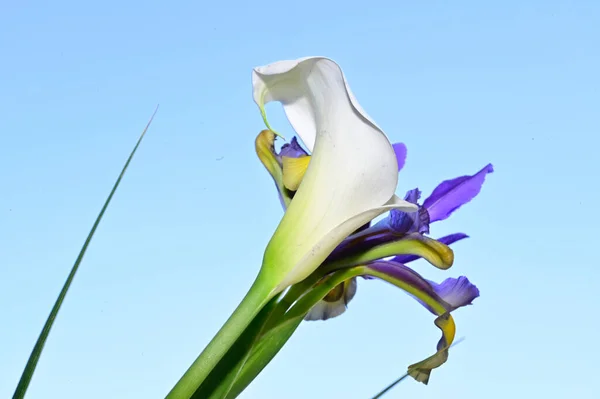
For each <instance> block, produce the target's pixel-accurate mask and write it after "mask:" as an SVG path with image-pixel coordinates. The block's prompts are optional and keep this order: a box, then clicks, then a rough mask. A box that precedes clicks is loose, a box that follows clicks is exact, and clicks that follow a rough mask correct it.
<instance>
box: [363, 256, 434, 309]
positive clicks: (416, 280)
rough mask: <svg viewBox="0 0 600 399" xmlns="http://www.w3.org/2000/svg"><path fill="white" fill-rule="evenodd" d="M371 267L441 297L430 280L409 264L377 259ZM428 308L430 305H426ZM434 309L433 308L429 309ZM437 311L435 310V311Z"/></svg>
mask: <svg viewBox="0 0 600 399" xmlns="http://www.w3.org/2000/svg"><path fill="white" fill-rule="evenodd" d="M368 266H369V268H371V269H374V270H376V271H378V272H380V273H384V274H387V275H388V276H390V277H392V278H394V279H397V280H400V281H402V282H404V283H405V284H408V285H410V286H411V287H414V288H416V289H417V290H419V291H422V292H424V293H426V294H427V295H429V296H431V297H433V298H434V299H436V300H439V299H441V298H440V297H439V295H438V294H437V293H436V292H435V290H434V289H433V287H432V286H431V284H430V283H429V281H427V280H425V279H424V278H423V277H421V275H420V274H419V273H417V272H415V271H414V270H413V269H411V268H410V267H408V266H405V265H403V264H401V263H398V262H393V261H385V260H382V261H377V262H372V263H369V264H368ZM426 307H427V308H428V309H429V307H428V306H426ZM429 310H431V311H433V310H432V309H429ZM434 313H435V312H434Z"/></svg>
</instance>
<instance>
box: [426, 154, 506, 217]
mask: <svg viewBox="0 0 600 399" xmlns="http://www.w3.org/2000/svg"><path fill="white" fill-rule="evenodd" d="M493 171H494V168H493V166H492V164H488V165H486V166H485V167H484V168H483V169H481V170H480V171H479V172H477V173H476V174H474V175H473V176H461V177H457V178H455V179H452V180H446V181H444V182H442V183H441V184H440V185H438V186H437V187H436V188H435V190H433V192H432V193H431V195H430V196H429V198H427V199H426V200H425V202H424V203H423V206H424V207H425V208H426V209H427V211H428V212H429V219H430V222H431V223H433V222H435V221H438V220H444V219H446V218H448V217H449V216H450V215H451V214H452V212H454V211H455V210H457V209H458V208H460V207H461V206H462V205H464V204H466V203H467V202H469V201H471V200H472V199H473V198H475V196H477V194H479V192H480V191H481V186H482V185H483V182H484V181H485V176H486V175H487V174H488V173H492V172H493Z"/></svg>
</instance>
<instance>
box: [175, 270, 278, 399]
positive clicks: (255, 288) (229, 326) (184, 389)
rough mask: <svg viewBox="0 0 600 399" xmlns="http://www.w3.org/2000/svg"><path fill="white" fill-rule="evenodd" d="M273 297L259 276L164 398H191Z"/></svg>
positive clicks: (272, 293)
mask: <svg viewBox="0 0 600 399" xmlns="http://www.w3.org/2000/svg"><path fill="white" fill-rule="evenodd" d="M275 294H276V293H275V291H274V289H273V284H272V283H271V282H270V281H269V280H266V279H264V278H262V276H261V275H259V276H258V277H257V279H256V280H255V282H254V284H252V287H250V290H249V291H248V293H247V294H246V296H245V297H244V299H243V300H242V302H241V303H240V304H239V305H238V307H237V309H236V310H235V311H234V312H233V314H232V315H231V316H230V317H229V319H228V320H227V322H226V323H225V324H224V325H223V327H221V329H220V330H219V332H218V333H217V335H215V337H214V338H213V339H212V340H211V341H210V343H209V344H208V345H207V346H206V348H205V349H204V350H203V351H202V353H201V354H200V355H199V356H198V357H197V358H196V360H195V361H194V363H192V365H191V366H190V367H189V368H188V370H187V371H186V372H185V374H184V375H183V376H182V377H181V379H180V380H179V381H178V382H177V384H176V385H175V386H174V387H173V389H171V392H169V394H168V395H167V396H166V399H189V398H191V397H192V396H193V395H194V392H195V391H196V390H197V389H198V387H199V386H200V385H201V384H202V382H204V380H205V379H206V377H208V375H209V374H210V372H211V371H212V369H213V368H214V367H215V366H216V365H217V364H218V363H219V361H220V360H221V359H222V358H223V356H224V355H225V354H226V353H227V351H228V350H229V348H230V347H231V346H232V345H233V344H234V343H235V341H236V340H237V339H238V337H239V336H240V335H241V334H242V333H243V332H244V330H245V329H246V327H248V325H249V324H250V322H251V321H252V320H253V319H254V317H255V316H256V315H257V314H258V313H259V312H260V310H261V309H262V308H263V307H264V306H265V305H266V304H267V302H269V300H270V299H271V298H272V297H273V296H274V295H275Z"/></svg>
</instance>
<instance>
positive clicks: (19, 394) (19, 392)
mask: <svg viewBox="0 0 600 399" xmlns="http://www.w3.org/2000/svg"><path fill="white" fill-rule="evenodd" d="M157 111H158V106H157V107H156V109H155V110H154V113H153V114H152V116H151V117H150V120H149V121H148V123H147V124H146V127H145V128H144V130H143V131H142V134H141V135H140V137H139V138H138V141H137V143H136V144H135V147H134V148H133V150H132V151H131V153H130V154H129V158H127V161H126V162H125V165H124V166H123V169H122V170H121V173H120V174H119V177H118V178H117V180H116V182H115V184H114V185H113V188H112V190H111V191H110V194H109V195H108V197H107V199H106V201H105V202H104V205H103V206H102V209H101V210H100V213H99V214H98V217H97V218H96V220H95V222H94V224H93V226H92V229H91V230H90V233H89V234H88V236H87V238H86V240H85V242H84V243H83V246H82V248H81V251H80V252H79V255H77V259H76V260H75V263H74V264H73V267H72V268H71V271H70V272H69V275H68V276H67V279H66V281H65V283H64V285H63V287H62V289H61V291H60V293H59V294H58V298H57V299H56V302H55V303H54V306H53V307H52V310H51V311H50V314H49V315H48V318H47V319H46V323H45V324H44V327H43V328H42V331H41V333H40V335H39V337H38V339H37V341H36V343H35V345H34V347H33V350H32V351H31V354H30V355H29V359H28V360H27V364H26V365H25V369H24V370H23V373H22V374H21V378H20V379H19V383H18V385H17V388H16V389H15V393H14V394H13V399H23V398H24V397H25V393H26V392H27V388H28V387H29V384H30V382H31V379H32V378H33V373H34V372H35V369H36V367H37V363H38V361H39V359H40V356H41V354H42V351H43V349H44V345H45V344H46V340H47V339H48V335H49V334H50V330H51V329H52V326H53V324H54V321H55V319H56V316H57V315H58V312H59V310H60V308H61V306H62V303H63V301H64V299H65V297H66V295H67V292H68V291H69V288H70V287H71V284H72V282H73V279H74V278H75V274H77V270H78V269H79V265H80V264H81V261H82V260H83V257H84V256H85V253H86V251H87V248H88V246H89V244H90V242H91V241H92V238H93V236H94V233H95V232H96V229H97V228H98V225H99V224H100V221H101V220H102V217H103V216H104V213H105V212H106V209H107V208H108V205H109V204H110V201H111V200H112V198H113V196H114V194H115V192H116V191H117V188H118V187H119V184H120V183H121V180H122V179H123V176H124V175H125V172H126V171H127V168H128V167H129V164H130V163H131V160H132V159H133V156H134V155H135V153H136V151H137V149H138V147H139V146H140V144H141V142H142V140H143V138H144V136H145V135H146V132H147V131H148V129H149V128H150V124H151V123H152V120H153V119H154V116H155V115H156V112H157Z"/></svg>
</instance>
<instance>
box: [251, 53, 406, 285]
mask: <svg viewBox="0 0 600 399" xmlns="http://www.w3.org/2000/svg"><path fill="white" fill-rule="evenodd" d="M252 80H253V85H254V99H255V101H256V103H257V104H258V105H259V107H260V109H261V113H263V117H264V119H265V121H266V115H265V113H264V105H265V104H266V103H268V102H270V101H279V102H281V103H282V105H283V108H284V110H285V113H286V115H287V117H288V120H289V121H290V123H291V124H292V126H293V127H294V129H295V130H296V132H297V133H298V135H299V136H300V138H301V139H302V141H303V142H304V144H305V145H306V146H307V148H308V149H309V151H311V150H312V156H311V161H310V164H309V166H308V170H307V171H306V174H305V175H304V178H303V180H302V184H301V185H300V187H299V189H298V191H297V192H296V193H295V195H294V198H293V200H292V201H291V203H290V205H289V207H288V210H287V212H286V213H285V215H284V217H283V219H282V220H281V223H280V224H279V226H278V228H277V230H276V231H275V234H274V235H273V238H272V239H271V241H270V243H269V245H268V246H267V249H266V251H265V257H264V262H263V268H262V274H263V275H266V274H268V275H269V277H268V278H269V279H271V280H275V281H281V283H280V284H279V285H278V287H277V290H282V289H284V288H285V287H286V286H289V285H291V284H293V283H296V282H298V281H301V280H303V279H304V278H305V277H306V276H308V275H309V274H310V273H311V272H312V271H313V270H314V269H316V267H317V266H318V265H320V264H321V263H322V262H323V261H324V260H325V258H327V256H328V255H329V254H330V253H331V251H333V249H334V248H335V247H336V246H337V245H338V244H339V243H340V242H341V241H342V240H343V239H344V238H346V237H347V236H348V235H350V234H351V233H352V232H354V231H355V230H357V229H358V228H360V227H361V226H362V225H364V224H365V223H367V222H368V221H370V220H372V219H373V218H375V217H377V216H378V215H380V214H381V213H383V212H385V211H388V210H390V209H393V208H400V209H403V210H405V211H412V210H415V211H416V209H417V208H416V206H414V205H413V204H409V203H406V202H405V201H401V200H399V199H396V198H395V196H394V191H395V189H396V183H397V179H398V163H397V160H396V155H395V153H394V149H393V148H392V146H391V144H390V142H389V141H388V139H387V137H386V136H385V134H384V133H383V132H382V131H381V129H380V128H379V127H378V126H377V125H376V124H375V123H374V122H373V121H372V120H371V119H370V118H369V116H368V115H367V114H366V113H365V112H364V111H363V110H362V108H361V107H360V106H359V105H358V102H357V101H356V99H355V98H354V96H353V95H352V93H351V91H350V89H349V88H348V86H347V84H346V82H345V79H344V75H343V73H342V71H341V69H340V68H339V66H338V65H337V64H336V63H335V62H333V61H331V60H329V59H326V58H320V57H316V58H305V59H300V60H297V61H282V62H277V63H274V64H271V65H268V66H265V67H261V68H256V69H255V70H254V73H253V79H252ZM392 199H393V200H392ZM292 244H293V245H292Z"/></svg>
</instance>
